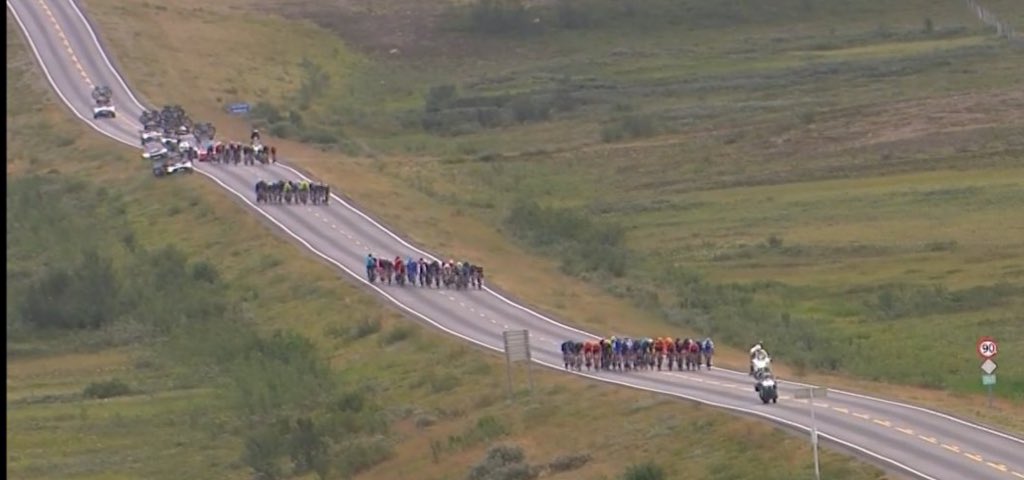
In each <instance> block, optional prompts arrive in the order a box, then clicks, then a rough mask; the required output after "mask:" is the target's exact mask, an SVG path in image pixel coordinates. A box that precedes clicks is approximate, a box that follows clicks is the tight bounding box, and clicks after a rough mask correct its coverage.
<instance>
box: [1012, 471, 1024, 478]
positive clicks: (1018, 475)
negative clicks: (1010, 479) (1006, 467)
mask: <svg viewBox="0 0 1024 480" xmlns="http://www.w3.org/2000/svg"><path fill="white" fill-rule="evenodd" d="M1010 474H1011V475H1013V476H1015V477H1017V478H1024V473H1020V472H1010Z"/></svg>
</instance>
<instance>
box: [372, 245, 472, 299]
mask: <svg viewBox="0 0 1024 480" xmlns="http://www.w3.org/2000/svg"><path fill="white" fill-rule="evenodd" d="M366 278H367V280H369V281H370V283H374V282H377V281H378V280H379V281H380V282H381V283H387V284H388V285H391V284H392V283H397V284H398V285H405V284H406V283H409V284H410V285H416V284H417V282H419V286H421V287H431V286H433V287H434V288H441V286H442V285H444V286H445V287H448V288H452V287H454V288H455V289H457V290H462V289H468V288H471V287H473V288H477V289H482V288H483V286H484V283H483V282H484V267H481V266H480V265H473V264H472V263H469V262H463V261H455V260H452V259H449V260H448V261H445V262H441V261H438V260H430V261H428V260H426V259H424V258H422V257H420V259H419V260H413V258H412V257H406V259H405V260H402V257H400V256H396V257H395V258H394V259H393V260H389V259H387V258H377V257H375V256H373V254H372V253H370V254H367V255H366Z"/></svg>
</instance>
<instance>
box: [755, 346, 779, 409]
mask: <svg viewBox="0 0 1024 480" xmlns="http://www.w3.org/2000/svg"><path fill="white" fill-rule="evenodd" d="M771 363H772V359H771V357H769V356H768V353H767V352H765V351H764V350H761V351H759V352H757V353H756V354H755V355H754V358H753V359H751V361H750V364H751V365H750V366H751V371H752V372H753V373H752V375H753V377H754V380H755V383H754V391H755V392H757V394H758V397H760V398H761V402H762V403H768V402H771V403H778V401H779V386H778V382H776V381H775V376H774V375H772V371H771Z"/></svg>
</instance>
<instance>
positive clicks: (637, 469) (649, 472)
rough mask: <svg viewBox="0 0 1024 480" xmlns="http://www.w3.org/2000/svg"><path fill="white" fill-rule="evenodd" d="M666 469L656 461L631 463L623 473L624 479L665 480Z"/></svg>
mask: <svg viewBox="0 0 1024 480" xmlns="http://www.w3.org/2000/svg"><path fill="white" fill-rule="evenodd" d="M665 478H666V477H665V469H663V468H661V467H660V466H659V465H657V464H656V463H654V462H646V463H640V464H633V465H630V466H629V468H627V469H626V471H625V472H623V473H622V480H664V479H665Z"/></svg>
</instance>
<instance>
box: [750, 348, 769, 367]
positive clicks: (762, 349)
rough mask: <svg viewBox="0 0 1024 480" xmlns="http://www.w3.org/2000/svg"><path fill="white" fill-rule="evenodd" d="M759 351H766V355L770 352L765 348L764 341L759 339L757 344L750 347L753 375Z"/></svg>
mask: <svg viewBox="0 0 1024 480" xmlns="http://www.w3.org/2000/svg"><path fill="white" fill-rule="evenodd" d="M758 352H764V353H765V355H767V354H768V352H767V351H766V350H765V349H764V342H760V341H759V342H757V344H755V345H754V346H753V347H752V348H751V349H750V374H751V375H753V374H754V357H755V356H757V354H758Z"/></svg>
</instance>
